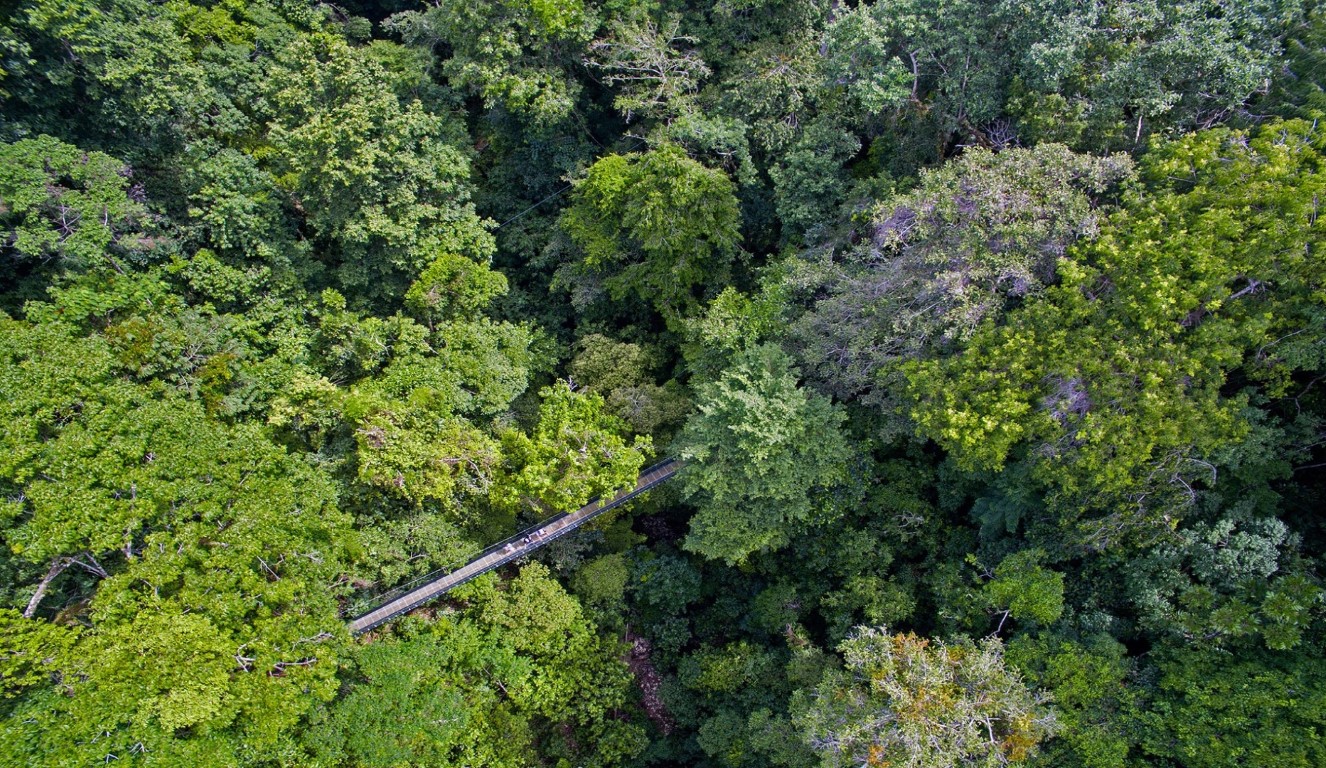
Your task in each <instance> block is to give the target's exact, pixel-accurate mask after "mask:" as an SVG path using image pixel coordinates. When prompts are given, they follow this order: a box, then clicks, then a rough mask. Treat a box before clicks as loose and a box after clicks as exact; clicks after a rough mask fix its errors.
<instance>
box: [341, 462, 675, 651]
mask: <svg viewBox="0 0 1326 768" xmlns="http://www.w3.org/2000/svg"><path fill="white" fill-rule="evenodd" d="M679 469H681V462H680V461H677V460H675V459H669V460H667V461H663V462H660V463H658V464H655V465H654V466H652V467H650V468H649V469H647V470H645V471H644V473H642V474H641V475H640V478H639V479H638V480H637V481H636V483H635V487H634V488H631V489H629V490H626V491H622V492H621V493H619V494H617V495H616V496H613V497H612V498H611V499H608V500H607V501H603V500H602V499H595V500H594V501H591V502H590V503H588V504H586V505H585V506H583V507H581V508H580V509H578V510H576V511H575V512H570V513H567V514H561V515H556V516H554V517H552V518H549V519H548V520H546V521H544V522H543V523H542V524H541V525H539V526H538V527H536V528H532V529H530V530H527V531H523V532H521V533H519V534H517V535H516V536H514V537H512V538H511V539H507V540H506V541H505V542H498V543H497V544H495V545H493V546H492V547H489V548H488V549H486V550H484V551H483V552H482V553H480V554H479V556H478V557H476V558H474V559H473V560H471V561H469V562H468V563H466V564H465V565H462V566H461V567H459V568H457V569H456V570H454V571H451V572H450V573H447V574H444V575H442V576H440V577H438V578H436V579H434V580H432V581H429V582H428V583H426V584H422V585H420V586H419V587H417V588H415V589H412V590H410V591H408V592H406V593H405V594H403V595H401V596H399V597H396V598H394V599H391V600H388V601H387V602H385V603H383V604H382V605H380V606H378V607H377V608H374V609H373V610H371V611H369V612H368V613H365V614H364V615H362V616H359V617H357V618H355V619H353V620H351V621H350V631H351V632H352V633H354V634H361V633H363V632H367V631H368V630H370V629H372V628H374V627H376V626H379V625H381V624H383V623H385V622H388V621H390V620H392V619H394V618H396V617H397V616H399V615H401V614H402V613H405V612H407V611H411V610H414V609H415V608H418V607H419V606H421V605H423V604H424V603H427V602H429V601H430V600H434V599H436V598H438V597H441V596H442V595H444V594H446V593H447V592H448V591H450V590H452V589H455V588H456V587H458V586H460V585H461V584H464V583H465V582H467V581H469V580H470V579H473V578H474V577H476V576H479V575H480V574H483V573H486V572H488V571H491V570H493V569H494V568H497V567H498V566H500V565H502V564H504V563H509V562H511V561H512V560H517V559H519V558H522V557H524V556H525V555H528V554H529V553H530V552H533V551H534V550H536V549H538V548H539V547H542V546H543V545H545V544H547V543H549V542H550V541H552V540H553V539H556V538H557V537H558V536H561V535H563V534H566V533H569V532H570V531H573V530H575V529H576V528H579V527H580V526H581V525H584V524H585V523H587V522H589V521H590V520H592V519H594V518H595V517H597V516H599V515H601V514H603V513H604V512H607V511H608V510H610V509H612V508H613V507H616V506H618V505H620V504H622V503H624V502H626V501H629V500H631V499H633V498H635V497H636V496H637V495H639V494H641V493H644V492H645V491H647V490H649V489H650V488H653V487H654V486H656V485H658V484H659V483H661V482H663V481H665V480H667V479H669V478H671V477H672V476H673V475H675V474H677V470H679Z"/></svg>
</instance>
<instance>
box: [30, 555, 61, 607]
mask: <svg viewBox="0 0 1326 768" xmlns="http://www.w3.org/2000/svg"><path fill="white" fill-rule="evenodd" d="M70 562H72V561H71V560H70V559H69V558H67V557H57V558H55V560H54V561H52V562H51V569H50V570H49V571H47V572H46V576H45V577H44V578H42V580H41V583H40V584H38V585H37V591H36V592H33V593H32V599H31V600H29V601H28V607H27V608H24V609H23V618H25V619H30V618H32V617H33V616H34V615H35V614H36V613H37V606H38V605H40V604H41V599H42V598H43V597H45V596H46V590H47V588H48V587H50V586H51V582H52V581H54V580H55V577H56V576H59V575H60V574H61V573H64V569H66V568H68V567H69V564H70Z"/></svg>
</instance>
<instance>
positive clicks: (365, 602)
mask: <svg viewBox="0 0 1326 768" xmlns="http://www.w3.org/2000/svg"><path fill="white" fill-rule="evenodd" d="M675 461H676V459H664V460H663V461H660V462H657V463H655V464H654V465H652V466H650V467H648V468H647V469H645V470H642V471H641V472H640V477H642V478H643V477H647V476H648V475H649V474H650V473H651V472H654V471H656V470H659V469H662V468H664V467H666V466H668V465H669V464H672V463H674V462H675ZM669 477H671V475H666V476H664V477H661V478H657V479H655V480H653V481H652V482H649V483H646V484H645V485H637V486H636V487H634V488H631V489H627V490H626V491H625V492H624V493H622V494H621V495H618V496H615V497H614V498H613V499H612V500H610V501H609V502H607V503H606V504H603V505H602V506H600V507H599V508H598V509H595V510H594V511H593V512H591V513H590V514H588V515H586V516H585V519H584V520H582V521H581V522H580V524H579V525H575V526H568V527H566V528H562V529H561V530H558V531H555V532H553V533H552V534H550V535H547V536H544V537H542V538H541V539H539V542H538V544H539V546H542V545H544V544H547V543H548V542H551V541H554V540H556V539H559V538H561V537H562V536H563V535H564V534H566V533H568V532H570V531H574V530H576V529H578V528H579V527H580V525H583V524H584V523H586V522H588V521H590V520H592V519H593V518H595V517H598V516H599V515H601V514H603V513H604V512H607V511H608V510H610V509H615V508H617V507H618V506H621V505H622V504H625V503H626V502H628V501H630V500H631V499H634V498H635V497H636V496H638V495H640V494H642V493H644V492H645V491H647V490H649V489H651V488H653V487H655V486H657V485H658V484H659V483H661V482H663V481H664V480H666V479H668V478H669ZM637 482H638V481H637ZM600 498H601V497H595V498H593V499H590V500H589V502H588V503H586V504H585V506H584V507H581V508H580V509H577V510H575V511H574V512H558V513H557V514H555V515H552V516H550V517H548V518H546V519H544V520H542V521H540V522H538V523H535V524H534V525H531V526H529V527H527V528H524V529H522V530H520V531H519V532H517V533H515V534H512V535H511V536H508V537H507V538H505V539H502V540H501V541H499V542H497V543H496V544H492V545H489V546H488V547H485V548H484V549H483V550H480V551H479V552H477V553H475V554H473V555H471V556H469V557H466V558H464V559H461V560H457V561H453V562H452V564H450V565H447V566H444V567H442V568H438V569H436V570H433V571H429V572H428V573H425V574H424V575H422V576H418V577H416V578H414V579H411V580H410V581H408V582H406V583H404V584H401V585H399V586H397V587H394V588H392V589H390V590H387V591H386V592H382V593H380V594H377V595H374V596H373V597H369V598H362V599H360V600H355V601H352V602H350V603H349V604H348V605H347V606H346V607H345V608H344V609H343V610H342V611H341V614H342V615H346V614H349V615H351V616H364V615H366V614H369V613H372V612H373V611H375V610H377V609H378V608H380V607H382V606H384V605H386V604H387V603H390V602H391V601H393V600H397V599H399V598H401V597H404V596H405V595H408V594H410V593H411V592H413V591H414V590H416V589H419V588H420V587H423V586H425V585H427V584H431V583H433V582H435V581H437V580H439V579H441V578H443V577H445V576H446V575H447V574H449V573H452V572H453V571H456V570H459V569H460V568H463V567H464V566H465V564H466V563H472V562H474V561H476V560H481V559H483V558H485V557H487V556H489V555H491V554H494V553H496V552H500V551H502V550H503V549H504V548H506V546H507V545H508V544H515V543H518V542H521V541H522V540H523V539H525V538H526V537H529V536H531V535H533V534H534V533H535V532H537V531H539V530H542V529H543V528H546V527H547V526H549V525H551V524H552V523H555V522H557V521H558V520H561V519H563V518H566V517H569V516H570V515H572V514H576V513H578V512H580V511H581V510H583V509H585V508H586V507H591V506H594V505H595V504H598V503H599V500H600ZM529 552H530V548H528V547H527V548H521V549H517V550H514V551H513V552H512V553H511V554H510V555H509V556H507V557H503V558H502V559H501V560H499V561H497V562H495V563H494V564H493V565H492V566H491V567H489V568H488V569H486V570H485V571H482V572H481V573H486V572H487V571H489V570H492V569H493V568H497V567H500V566H502V565H505V564H507V563H509V562H511V561H512V560H518V559H520V558H522V557H524V556H526V555H527V554H528V553H529ZM479 575H480V573H475V574H474V575H472V576H470V577H469V578H467V579H465V580H463V581H460V582H457V583H456V584H455V585H453V587H454V586H460V585H461V584H463V583H465V582H466V581H469V580H470V579H473V578H474V577H476V576H479ZM427 599H431V598H426V599H425V600H424V601H421V602H426V600H427ZM411 607H413V606H411ZM410 609H411V608H405V609H403V610H402V611H398V612H394V613H393V614H392V615H391V616H390V617H388V618H384V619H382V621H387V620H389V619H390V618H394V617H395V616H398V615H400V613H404V612H405V611H408V610H410ZM382 621H379V622H375V623H374V625H373V626H377V625H378V624H381V623H382Z"/></svg>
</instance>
